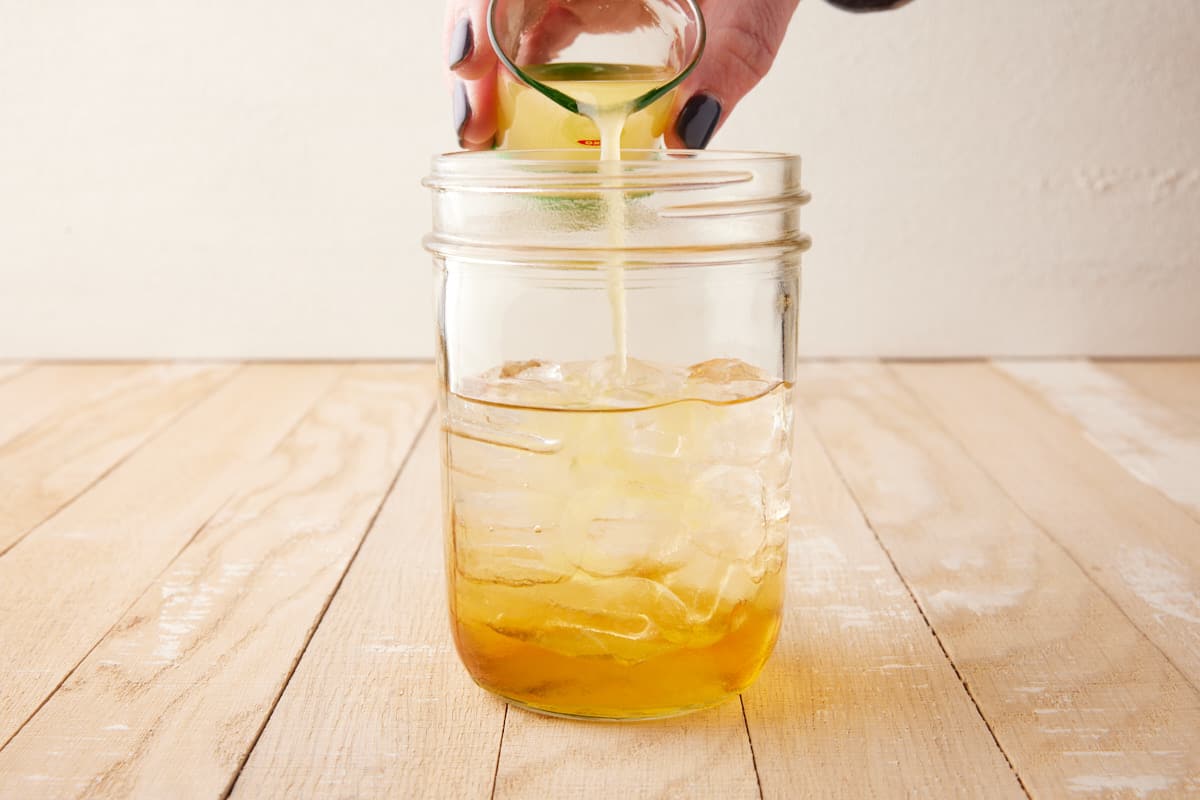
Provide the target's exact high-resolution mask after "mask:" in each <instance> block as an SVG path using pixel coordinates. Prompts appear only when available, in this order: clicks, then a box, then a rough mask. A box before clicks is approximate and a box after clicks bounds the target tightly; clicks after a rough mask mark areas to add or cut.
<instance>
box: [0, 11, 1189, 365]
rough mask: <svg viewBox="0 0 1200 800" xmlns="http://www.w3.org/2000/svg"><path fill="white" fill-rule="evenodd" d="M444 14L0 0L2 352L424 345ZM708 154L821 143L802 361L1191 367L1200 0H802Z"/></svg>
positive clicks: (132, 353) (163, 352) (811, 180)
mask: <svg viewBox="0 0 1200 800" xmlns="http://www.w3.org/2000/svg"><path fill="white" fill-rule="evenodd" d="M103 6H108V7H107V8H104V7H103ZM441 13H442V12H441V3H440V2H437V0H420V2H404V1H403V0H387V1H386V2H385V1H384V0H360V2H356V3H351V4H335V3H332V2H330V1H329V0H319V1H318V0H288V2H282V0H238V2H234V0H207V1H206V2H201V1H200V0H176V1H175V2H170V3H165V2H152V1H151V0H128V2H124V3H121V4H108V3H85V2H82V1H81V0H78V1H77V2H65V1H64V2H58V3H35V2H33V0H0V358H2V357H14V356H16V357H38V356H41V357H47V356H57V357H89V356H122V357H140V356H259V357H266V356H293V357H320V356H416V355H427V354H428V353H429V352H430V345H431V341H432V336H431V334H430V326H431V314H430V276H429V267H428V260H427V258H426V256H425V255H424V253H423V252H422V251H421V250H420V247H419V238H420V236H421V234H422V233H423V232H424V231H425V229H426V227H427V225H428V210H427V209H428V206H427V203H426V199H425V197H424V196H423V193H422V190H421V189H420V187H419V186H418V183H417V182H418V180H419V178H420V177H421V176H422V174H423V173H424V171H425V169H426V163H427V156H428V155H429V154H430V153H432V152H434V151H437V150H440V149H446V148H448V147H450V146H451V145H452V139H451V135H450V130H449V120H448V117H449V108H448V102H447V100H446V89H445V86H444V85H443V84H442V79H441V77H440V71H439V70H438V68H437V66H436V65H437V64H438V59H439V58H440V52H439V50H440V34H439V30H440V21H441ZM713 146H714V147H744V148H755V149H783V150H793V151H798V152H801V153H803V154H804V156H805V158H806V164H805V170H806V177H807V182H808V184H809V187H810V188H811V189H812V191H813V193H814V195H815V197H816V199H815V200H814V203H813V204H812V206H810V207H809V208H808V209H807V210H806V212H805V213H806V223H805V227H806V229H807V230H809V231H810V232H811V233H812V234H813V236H814V237H815V239H816V241H817V245H816V248H815V249H814V251H813V252H812V253H811V255H810V257H809V258H808V260H807V261H806V268H807V271H806V278H805V279H806V293H805V297H804V308H803V312H802V318H803V335H804V341H805V347H806V350H807V351H808V352H810V353H821V354H870V353H881V354H904V355H969V354H1004V355H1028V354H1074V353H1099V354H1105V353H1109V354H1115V353H1140V354H1180V353H1193V354H1194V353H1200V2H1196V0H1155V2H1153V3H1139V2H1133V0H1054V2H1046V0H1007V1H1006V2H999V0H970V1H969V2H968V1H966V0H917V1H916V2H915V3H913V4H912V5H910V6H909V7H907V8H906V9H904V10H903V11H901V12H895V13H891V14H883V15H877V16H871V17H864V16H852V15H848V14H844V13H841V12H837V11H835V10H833V9H831V8H829V7H828V6H826V5H825V4H823V3H820V2H817V0H805V2H804V3H802V4H801V7H800V10H799V12H798V13H797V16H796V19H795V21H794V22H793V27H792V30H791V32H790V34H789V39H788V42H787V44H786V46H785V52H784V54H783V55H782V56H781V58H780V61H779V63H778V66H777V68H776V70H775V71H774V73H773V74H772V75H771V77H770V78H769V79H768V81H767V82H766V83H765V84H764V85H763V86H762V87H761V88H760V89H759V90H758V92H757V93H756V94H755V95H753V96H752V97H751V98H750V99H748V100H747V101H746V102H745V103H744V104H743V106H742V108H741V109H740V110H739V113H738V114H737V115H736V116H735V117H734V118H733V120H732V121H731V123H730V124H729V126H728V127H727V128H726V130H724V131H723V132H722V133H721V134H719V135H718V137H717V139H716V140H715V141H714V143H713Z"/></svg>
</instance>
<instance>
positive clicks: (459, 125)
mask: <svg viewBox="0 0 1200 800" xmlns="http://www.w3.org/2000/svg"><path fill="white" fill-rule="evenodd" d="M470 121H471V98H470V97H468V96H467V85H466V84H465V83H463V82H462V81H455V82H454V132H455V134H457V135H458V146H459V147H462V146H463V131H464V130H466V127H467V123H468V122H470Z"/></svg>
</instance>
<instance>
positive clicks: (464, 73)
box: [443, 0, 496, 81]
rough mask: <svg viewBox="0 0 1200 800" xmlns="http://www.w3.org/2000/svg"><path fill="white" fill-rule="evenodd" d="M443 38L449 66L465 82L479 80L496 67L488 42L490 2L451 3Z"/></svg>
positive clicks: (468, 0) (494, 56)
mask: <svg viewBox="0 0 1200 800" xmlns="http://www.w3.org/2000/svg"><path fill="white" fill-rule="evenodd" d="M443 39H444V52H445V54H446V64H447V65H448V67H449V68H450V70H451V71H452V72H453V73H454V74H455V75H456V76H458V77H459V78H460V79H462V80H467V81H475V80H479V79H480V78H482V77H483V76H484V75H487V74H488V73H489V72H491V70H492V68H493V67H494V66H495V64H496V53H495V52H494V51H493V50H492V44H491V42H490V41H488V34H487V2H486V0H451V2H450V3H449V4H448V5H447V6H446V24H445V31H444V36H443Z"/></svg>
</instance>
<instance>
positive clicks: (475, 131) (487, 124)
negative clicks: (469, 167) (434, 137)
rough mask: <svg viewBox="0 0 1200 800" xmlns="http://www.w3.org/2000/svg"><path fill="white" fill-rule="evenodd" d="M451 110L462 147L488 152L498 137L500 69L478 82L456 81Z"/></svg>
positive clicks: (494, 66) (493, 65)
mask: <svg viewBox="0 0 1200 800" xmlns="http://www.w3.org/2000/svg"><path fill="white" fill-rule="evenodd" d="M452 91H453V98H452V103H451V108H452V111H453V121H454V132H455V134H456V135H457V136H458V144H459V147H462V148H463V149H466V150H486V149H488V148H490V147H491V146H492V141H493V139H495V137H496V65H495V63H493V64H492V70H491V72H489V73H487V74H486V75H484V76H483V77H482V78H480V79H479V80H477V81H463V80H458V79H455V81H454V89H453V90H452Z"/></svg>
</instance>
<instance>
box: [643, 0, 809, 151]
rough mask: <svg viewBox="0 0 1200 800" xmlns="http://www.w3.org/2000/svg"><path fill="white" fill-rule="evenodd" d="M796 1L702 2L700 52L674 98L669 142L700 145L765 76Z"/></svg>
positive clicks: (693, 145) (689, 146) (707, 140)
mask: <svg viewBox="0 0 1200 800" xmlns="http://www.w3.org/2000/svg"><path fill="white" fill-rule="evenodd" d="M798 2H799V0H748V1H747V2H737V3H731V2H719V1H715V0H709V2H707V3H704V4H703V11H704V20H705V27H706V29H707V31H708V42H707V44H706V46H705V51H704V57H703V58H701V59H700V63H699V64H697V65H696V69H695V70H694V71H693V72H692V74H691V75H689V76H688V78H687V80H685V81H684V82H683V85H682V87H680V91H679V94H678V96H677V97H676V100H675V108H674V109H673V111H672V114H671V116H672V118H673V119H674V120H675V123H674V124H673V125H671V126H670V127H669V128H668V129H667V132H666V139H667V145H668V146H670V147H687V148H690V149H703V148H704V147H707V146H708V142H709V140H710V139H712V136H713V134H714V133H716V132H717V129H718V128H720V127H721V124H722V123H723V122H724V121H725V119H726V117H728V116H729V114H730V112H732V111H733V109H734V107H735V106H736V105H737V104H738V101H740V100H741V99H742V98H743V97H745V96H746V94H747V93H749V91H750V90H751V89H753V88H754V87H755V86H756V85H758V82H759V81H761V80H762V79H763V77H764V76H765V75H766V74H767V71H768V70H770V69H771V65H772V64H773V63H775V54H776V53H777V52H778V51H779V45H780V44H782V43H783V35H784V34H785V33H787V26H788V21H789V20H791V18H792V12H793V11H795V10H796V5H797V4H798Z"/></svg>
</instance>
